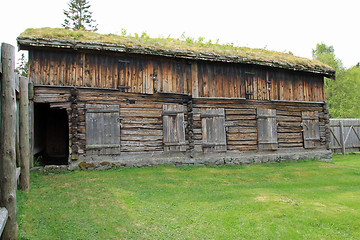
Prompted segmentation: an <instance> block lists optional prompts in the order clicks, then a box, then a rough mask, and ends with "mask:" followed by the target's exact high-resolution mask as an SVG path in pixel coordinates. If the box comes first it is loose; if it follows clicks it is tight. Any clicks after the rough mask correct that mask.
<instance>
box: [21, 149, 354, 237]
mask: <svg viewBox="0 0 360 240" xmlns="http://www.w3.org/2000/svg"><path fill="white" fill-rule="evenodd" d="M18 213H19V220H18V222H19V237H20V239H360V221H359V219H360V154H349V155H347V156H345V157H343V156H341V155H334V161H333V163H327V162H319V161H315V160H308V161H301V162H289V163H273V164H259V165H249V166H199V167H196V166H195V167H194V166H192V167H173V166H159V167H153V168H121V169H112V170H106V171H74V172H67V173H55V174H32V175H31V190H30V192H29V193H24V192H20V191H19V192H18Z"/></svg>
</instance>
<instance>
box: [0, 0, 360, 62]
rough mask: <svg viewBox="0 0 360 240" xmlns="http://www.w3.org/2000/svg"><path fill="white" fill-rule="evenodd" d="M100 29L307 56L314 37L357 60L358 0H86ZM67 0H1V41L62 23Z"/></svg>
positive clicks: (346, 59)
mask: <svg viewBox="0 0 360 240" xmlns="http://www.w3.org/2000/svg"><path fill="white" fill-rule="evenodd" d="M89 2H90V4H91V11H93V18H94V19H95V20H96V21H97V23H98V27H99V31H98V32H99V33H120V32H121V29H122V28H124V29H126V30H127V32H128V33H132V34H133V33H135V32H136V33H139V34H140V33H141V32H143V31H146V33H147V34H148V35H150V37H159V36H165V37H167V36H168V35H171V37H176V38H179V37H180V36H181V34H182V33H183V32H185V35H186V36H191V37H193V38H198V37H200V36H201V37H205V40H210V39H211V40H212V41H216V40H217V39H219V40H220V42H221V43H234V44H236V45H238V46H247V47H251V48H264V47H266V49H269V50H275V51H280V52H284V51H286V52H288V51H291V52H292V53H293V54H294V55H297V56H301V57H307V58H311V52H312V49H314V48H315V47H316V44H317V43H321V42H324V43H325V44H327V45H333V46H334V49H335V54H336V56H337V57H338V58H340V59H341V60H342V61H343V63H344V65H345V66H346V67H351V66H353V65H356V64H357V63H358V62H360V33H359V25H360V21H359V20H360V14H359V11H360V1H359V0H341V1H340V0H339V1H333V0H326V1H323V0H302V1H289V0H288V1H280V0H267V1H260V0H246V1H242V0H237V1H235V0H222V1H219V0H218V1H212V0H205V1H203V0H200V1H198V0H180V1H170V0H167V1H166V0H146V1H143V0H139V1H137V0H130V1H129V0H128V1H121V0H119V1H111V0H89ZM67 3H68V0H56V1H51V0H4V1H2V3H1V14H0V26H1V30H0V42H7V43H10V44H13V45H16V37H17V36H18V35H19V34H20V33H21V32H23V31H24V30H25V29H26V28H39V27H61V24H62V23H63V20H64V14H63V9H67Z"/></svg>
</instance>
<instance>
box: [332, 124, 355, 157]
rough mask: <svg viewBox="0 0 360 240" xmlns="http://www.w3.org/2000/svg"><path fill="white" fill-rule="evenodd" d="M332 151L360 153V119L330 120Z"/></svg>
mask: <svg viewBox="0 0 360 240" xmlns="http://www.w3.org/2000/svg"><path fill="white" fill-rule="evenodd" d="M330 149H331V150H332V152H334V153H339V152H341V153H343V154H345V153H346V152H359V151H360V119H357V118H352V119H330Z"/></svg>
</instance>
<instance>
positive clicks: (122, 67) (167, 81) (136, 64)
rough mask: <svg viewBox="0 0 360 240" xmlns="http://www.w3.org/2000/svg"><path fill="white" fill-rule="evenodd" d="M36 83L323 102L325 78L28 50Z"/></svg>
mask: <svg viewBox="0 0 360 240" xmlns="http://www.w3.org/2000/svg"><path fill="white" fill-rule="evenodd" d="M29 62H30V64H29V66H30V68H29V75H30V79H31V80H32V81H33V83H34V84H35V85H51V86H77V87H92V88H105V89H121V90H122V91H124V92H131V93H142V94H154V93H156V92H163V93H177V94H186V95H192V96H193V97H217V98H247V99H255V100H289V101H315V102H320V101H324V97H325V96H324V85H323V77H322V76H321V75H316V74H312V73H305V72H295V71H290V70H284V69H276V68H270V67H261V66H255V65H246V64H236V63H221V62H205V61H187V60H184V59H176V58H164V57H151V56H143V55H138V56H133V55H127V54H125V53H112V54H106V53H92V52H81V51H79V52H77V51H76V52H70V51H53V50H52V51H49V50H31V51H29Z"/></svg>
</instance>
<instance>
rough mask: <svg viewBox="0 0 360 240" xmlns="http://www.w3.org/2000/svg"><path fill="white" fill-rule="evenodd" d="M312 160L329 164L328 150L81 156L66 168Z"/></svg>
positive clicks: (329, 152) (329, 155)
mask: <svg viewBox="0 0 360 240" xmlns="http://www.w3.org/2000/svg"><path fill="white" fill-rule="evenodd" d="M313 158H316V159H318V160H321V161H331V160H332V154H331V151H330V150H319V149H318V150H297V151H296V150H292V151H276V152H261V153H229V152H226V153H163V152H152V153H141V154H135V153H128V154H122V155H120V156H91V157H82V158H80V159H79V160H78V161H76V162H73V161H72V162H71V164H70V165H69V166H68V169H70V170H73V169H109V168H114V167H144V166H156V165H166V164H171V165H207V164H210V165H211V164H213V165H223V164H252V163H273V162H282V161H297V160H302V159H313Z"/></svg>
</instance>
